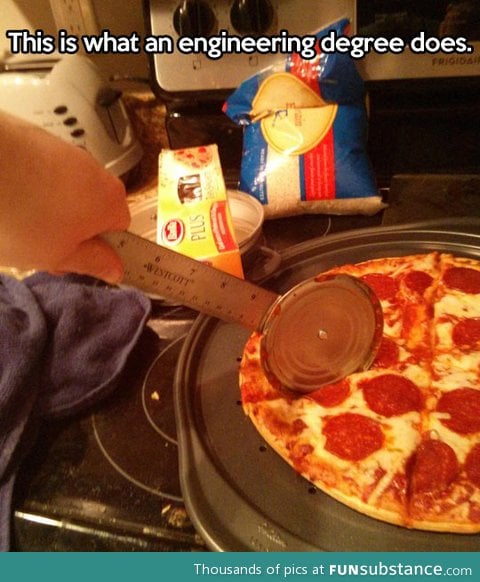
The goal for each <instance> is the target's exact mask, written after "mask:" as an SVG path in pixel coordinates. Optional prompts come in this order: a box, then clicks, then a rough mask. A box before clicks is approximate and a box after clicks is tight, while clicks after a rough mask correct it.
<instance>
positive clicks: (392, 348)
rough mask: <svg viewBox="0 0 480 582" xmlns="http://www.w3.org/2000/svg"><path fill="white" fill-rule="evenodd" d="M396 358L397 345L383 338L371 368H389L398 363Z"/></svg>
mask: <svg viewBox="0 0 480 582" xmlns="http://www.w3.org/2000/svg"><path fill="white" fill-rule="evenodd" d="M398 357H399V349H398V346H397V344H396V343H395V342H394V341H393V340H391V339H390V338H388V337H383V338H382V341H381V343H380V347H379V348H378V352H377V355H376V357H375V360H374V362H373V364H372V366H373V367H374V368H389V367H390V366H393V365H395V364H396V363H397V362H398Z"/></svg>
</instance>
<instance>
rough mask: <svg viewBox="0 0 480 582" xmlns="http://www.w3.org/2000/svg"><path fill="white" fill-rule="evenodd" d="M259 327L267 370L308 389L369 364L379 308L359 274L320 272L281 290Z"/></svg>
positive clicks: (380, 318)
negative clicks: (286, 289) (281, 293)
mask: <svg viewBox="0 0 480 582" xmlns="http://www.w3.org/2000/svg"><path fill="white" fill-rule="evenodd" d="M260 331H261V332H262V334H263V336H262V344H261V353H262V364H263V366H264V368H265V371H266V372H267V374H273V375H274V376H275V377H276V378H277V380H279V381H280V382H281V383H282V384H283V385H284V386H286V387H287V388H290V389H291V390H294V391H297V392H303V393H307V392H311V391H313V390H316V389H317V388H319V387H321V386H323V385H325V384H331V383H333V382H338V381H339V380H341V379H342V378H344V377H345V376H348V375H349V374H352V373H353V372H356V371H359V370H365V369H367V368H368V367H369V366H370V365H371V364H372V362H373V360H374V358H375V355H376V353H377V350H378V347H379V344H380V341H381V337H382V332H383V313H382V308H381V305H380V302H379V300H378V298H377V296H376V295H375V294H374V293H373V291H372V290H371V289H370V287H368V286H367V285H366V284H365V283H363V282H362V281H360V280H359V279H357V278H355V277H352V276H350V275H343V274H341V275H325V276H322V275H320V276H319V277H315V278H313V279H308V280H307V281H304V282H303V283H300V284H299V285H297V286H296V287H293V288H292V289H291V290H290V291H288V292H287V293H285V294H284V295H282V296H281V297H280V298H279V299H278V301H277V302H276V303H275V304H274V306H273V307H272V309H271V310H270V311H269V313H268V314H267V316H266V318H265V320H264V322H263V324H262V328H261V330H260Z"/></svg>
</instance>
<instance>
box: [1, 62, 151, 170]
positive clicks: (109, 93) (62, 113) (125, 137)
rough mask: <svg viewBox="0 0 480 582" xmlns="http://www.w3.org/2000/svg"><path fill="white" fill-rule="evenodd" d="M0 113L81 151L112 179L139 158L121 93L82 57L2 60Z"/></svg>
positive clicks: (139, 153) (133, 166)
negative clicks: (28, 123) (92, 158)
mask: <svg viewBox="0 0 480 582" xmlns="http://www.w3.org/2000/svg"><path fill="white" fill-rule="evenodd" d="M0 109H3V110H4V111H7V112H8V113H11V114H13V115H16V116H17V117H21V118H23V119H25V120H27V121H30V122H31V123H34V124H36V125H39V126H41V127H43V128H45V129H46V130H48V131H50V132H52V133H54V134H56V135H58V136H59V137H61V138H62V139H64V140H66V141H69V142H71V143H73V144H75V145H76V146H79V147H82V148H85V149H86V150H87V151H88V152H90V153H91V154H92V155H93V156H94V157H95V158H96V159H97V160H98V161H99V162H100V163H101V164H102V165H103V166H104V167H105V168H106V169H107V170H108V171H110V172H111V173H112V174H114V175H115V176H118V177H121V178H124V177H125V176H127V175H128V173H129V172H130V171H131V170H133V169H134V168H135V167H136V166H137V165H138V162H139V161H140V159H141V157H142V149H141V147H140V144H139V143H138V141H137V139H136V137H135V135H134V132H133V130H132V127H131V124H130V121H129V118H128V116H127V113H126V110H125V107H124V105H123V103H122V100H121V92H120V91H119V90H117V89H115V88H113V87H112V86H111V85H110V84H109V82H108V80H107V79H106V78H105V77H104V75H103V74H102V72H101V71H100V70H99V68H98V67H96V66H95V65H94V63H92V61H91V60H89V59H88V58H87V57H85V56H82V55H65V56H62V57H61V58H58V59H57V58H50V57H43V58H34V57H33V58H32V57H29V59H28V60H26V59H25V57H23V59H22V58H20V59H19V58H18V57H12V58H11V59H9V60H6V61H4V62H3V63H2V64H1V65H0Z"/></svg>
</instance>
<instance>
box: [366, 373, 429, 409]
mask: <svg viewBox="0 0 480 582" xmlns="http://www.w3.org/2000/svg"><path fill="white" fill-rule="evenodd" d="M359 386H360V388H362V389H363V396H364V398H365V400H366V402H367V404H368V406H369V408H370V410H373V412H376V413H377V414H381V415H383V416H386V417H388V418H390V417H391V416H399V415H400V414H405V413H406V412H411V411H412V410H421V409H422V407H423V396H422V393H421V392H420V390H419V388H418V386H416V384H414V383H413V382H412V381H411V380H409V379H408V378H403V377H401V376H397V375H396V374H382V375H381V376H376V377H374V378H369V379H367V380H363V381H362V382H360V383H359Z"/></svg>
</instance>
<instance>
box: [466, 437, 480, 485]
mask: <svg viewBox="0 0 480 582" xmlns="http://www.w3.org/2000/svg"><path fill="white" fill-rule="evenodd" d="M465 472H466V473H467V477H468V479H469V480H470V481H471V482H472V483H473V484H474V485H476V486H477V487H480V443H478V444H476V445H475V446H474V447H473V449H472V450H471V451H470V452H469V453H468V455H467V458H466V459H465Z"/></svg>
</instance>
